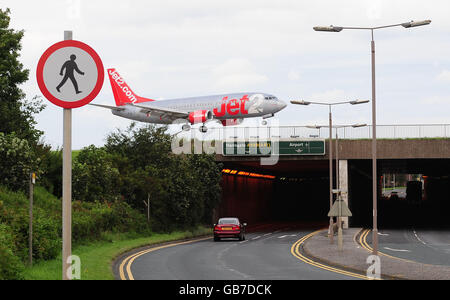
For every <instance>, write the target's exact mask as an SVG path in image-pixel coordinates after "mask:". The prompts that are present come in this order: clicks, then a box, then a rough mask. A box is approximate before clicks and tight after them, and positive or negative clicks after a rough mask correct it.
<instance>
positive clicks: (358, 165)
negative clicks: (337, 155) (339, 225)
mask: <svg viewBox="0 0 450 300" xmlns="http://www.w3.org/2000/svg"><path fill="white" fill-rule="evenodd" d="M371 172H372V165H371V160H352V161H349V202H350V209H351V210H352V212H353V217H352V218H351V219H350V225H351V226H353V227H357V226H358V227H359V226H362V227H369V228H370V227H372V176H371ZM378 174H379V178H378V191H377V194H378V227H379V228H399V227H402V228H406V227H407V228H411V227H415V228H418V227H421V228H424V227H425V228H426V227H428V228H449V227H450V222H449V221H448V217H447V215H448V212H449V210H450V159H397V160H394V159H392V160H379V162H378Z"/></svg>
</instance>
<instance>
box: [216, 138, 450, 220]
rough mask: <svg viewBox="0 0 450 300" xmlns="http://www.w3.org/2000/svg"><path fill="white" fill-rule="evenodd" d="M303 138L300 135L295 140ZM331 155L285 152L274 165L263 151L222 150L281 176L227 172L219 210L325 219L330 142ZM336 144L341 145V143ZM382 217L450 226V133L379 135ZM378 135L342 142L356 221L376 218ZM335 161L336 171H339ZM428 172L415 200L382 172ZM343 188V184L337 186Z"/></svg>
mask: <svg viewBox="0 0 450 300" xmlns="http://www.w3.org/2000/svg"><path fill="white" fill-rule="evenodd" d="M293 140H295V139H293ZM325 145H326V147H325V148H326V151H325V155H312V156H294V155H282V156H279V161H278V163H277V164H274V165H261V164H260V159H259V157H254V156H253V157H252V156H223V155H221V154H218V155H217V161H218V162H221V163H222V164H223V166H224V169H228V170H235V171H242V172H244V174H245V173H256V174H265V175H272V176H274V178H273V179H270V178H259V177H251V176H246V175H238V174H229V173H228V174H227V173H224V175H223V179H224V180H223V195H222V203H221V204H220V205H219V207H218V208H217V209H216V216H217V217H221V216H238V217H240V218H241V219H242V220H245V221H247V222H248V223H249V224H251V223H261V222H291V221H298V222H320V223H324V224H326V222H327V220H328V217H327V213H328V210H329V175H328V172H329V169H328V166H329V165H328V164H329V161H328V153H329V152H328V141H326V143H325ZM333 147H334V145H333ZM378 154H379V159H378V175H379V176H380V177H379V178H378V183H379V184H378V195H379V197H378V224H379V227H380V228H383V227H385V228H388V227H411V226H415V227H421V226H433V227H448V223H449V222H448V221H446V220H447V218H446V215H447V213H448V211H449V209H450V206H449V203H450V184H449V183H450V182H449V181H450V179H449V178H450V140H449V139H416V140H404V139H401V140H380V141H378ZM370 155H371V152H370V140H340V141H339V157H340V160H339V177H340V179H341V182H340V188H341V189H344V190H347V191H348V193H347V195H346V197H345V196H344V200H345V201H346V202H347V203H348V205H349V208H350V210H351V211H352V213H353V216H352V217H350V218H349V219H348V223H347V224H349V225H350V226H352V227H356V226H367V227H371V225H372V175H371V174H372V170H371V159H370V158H371V157H370ZM335 166H336V162H335V161H333V174H334V175H333V177H334V178H335V175H336V169H335ZM386 173H397V174H422V175H424V178H425V182H424V197H423V198H422V199H420V201H418V202H417V201H415V202H414V203H412V202H410V201H408V200H406V199H398V200H395V199H390V198H383V197H382V177H381V176H382V174H386ZM334 188H336V187H334Z"/></svg>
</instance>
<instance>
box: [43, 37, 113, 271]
mask: <svg viewBox="0 0 450 300" xmlns="http://www.w3.org/2000/svg"><path fill="white" fill-rule="evenodd" d="M74 71H76V72H77V73H76V74H75V72H74ZM36 77H37V82H38V85H39V89H40V90H41V92H42V93H43V94H44V96H45V97H46V98H47V99H48V100H49V101H50V102H52V103H53V104H55V105H58V106H60V107H62V108H63V109H64V110H63V172H62V185H63V186H62V239H63V241H62V242H63V245H62V278H63V280H67V279H72V268H71V265H72V108H77V107H81V106H83V105H86V104H88V103H89V102H91V101H92V100H93V99H94V98H95V97H96V96H97V95H98V93H99V92H100V90H101V87H102V85H103V80H104V69H103V64H102V62H101V60H100V57H99V56H98V54H97V53H96V52H95V51H94V50H93V49H92V48H91V47H89V46H88V45H86V44H84V43H82V42H79V41H75V40H72V31H64V41H62V42H59V43H56V44H54V45H52V46H50V47H49V48H48V49H47V50H46V51H45V52H44V54H43V55H42V56H41V58H40V60H39V63H38V66H37V70H36ZM68 79H70V80H68Z"/></svg>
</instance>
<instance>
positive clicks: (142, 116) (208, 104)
mask: <svg viewBox="0 0 450 300" xmlns="http://www.w3.org/2000/svg"><path fill="white" fill-rule="evenodd" d="M139 105H140V106H146V102H143V103H140V104H139ZM149 105H151V106H152V107H159V108H168V109H174V110H178V111H184V112H195V111H202V110H208V111H211V112H212V113H213V116H214V119H217V120H227V119H245V118H252V117H261V116H269V115H272V114H275V113H276V112H278V111H280V110H282V109H283V108H284V107H285V106H286V104H285V103H284V102H282V101H280V100H278V99H277V98H276V97H275V96H273V95H270V94H264V93H233V94H222V95H213V96H201V97H190V98H179V99H168V100H158V101H152V102H149ZM123 108H124V109H123V110H120V111H113V114H114V115H117V116H121V117H125V118H129V119H133V120H136V121H141V122H148V123H156V124H172V123H173V120H172V119H169V118H164V116H161V115H160V114H152V113H145V112H142V109H140V108H138V107H134V106H133V105H132V104H128V105H124V106H123Z"/></svg>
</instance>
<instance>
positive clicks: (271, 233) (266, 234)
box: [263, 232, 272, 236]
mask: <svg viewBox="0 0 450 300" xmlns="http://www.w3.org/2000/svg"><path fill="white" fill-rule="evenodd" d="M271 234H272V232H269V233H266V234H264V235H263V236H267V235H271Z"/></svg>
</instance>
